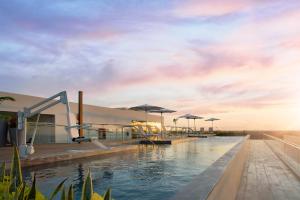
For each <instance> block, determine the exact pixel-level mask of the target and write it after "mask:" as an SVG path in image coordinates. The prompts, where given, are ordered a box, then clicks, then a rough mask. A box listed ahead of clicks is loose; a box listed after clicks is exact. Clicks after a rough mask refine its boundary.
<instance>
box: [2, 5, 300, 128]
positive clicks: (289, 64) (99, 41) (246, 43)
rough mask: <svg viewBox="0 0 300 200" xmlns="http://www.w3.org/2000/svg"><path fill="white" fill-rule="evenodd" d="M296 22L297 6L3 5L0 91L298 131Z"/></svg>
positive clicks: (299, 34)
mask: <svg viewBox="0 0 300 200" xmlns="http://www.w3.org/2000/svg"><path fill="white" fill-rule="evenodd" d="M299 20H300V1H298V0H174V1H170V0H153V1H149V0H135V1H133V0H126V1H124V0H84V1H83V0H82V1H79V0H78V1H76V0H51V1H40V0H36V1H33V0H26V1H24V0H19V1H15V0H3V1H1V2H0V27H1V30H0V90H1V91H7V92H16V93H22V94H30V95H36V96H44V97H47V96H49V95H52V94H54V93H57V92H59V91H61V90H67V91H68V92H69V95H70V97H71V99H73V100H76V98H77V97H76V95H77V91H78V90H83V91H84V101H85V103H88V104H94V105H99V106H109V107H130V106H134V105H139V104H144V103H148V104H154V105H160V106H163V107H167V108H171V109H175V110H178V112H177V114H176V115H180V114H185V113H192V114H198V115H200V116H203V117H218V118H221V119H222V120H221V121H219V122H218V123H217V124H216V125H217V127H218V128H222V129H300V22H299ZM176 115H172V116H169V117H167V122H168V123H169V124H170V123H171V122H170V121H171V120H170V119H171V118H172V117H174V116H176ZM180 123H181V124H184V123H185V122H184V120H182V121H181V122H180ZM200 125H201V126H206V125H208V124H207V123H205V122H203V121H202V122H199V126H200Z"/></svg>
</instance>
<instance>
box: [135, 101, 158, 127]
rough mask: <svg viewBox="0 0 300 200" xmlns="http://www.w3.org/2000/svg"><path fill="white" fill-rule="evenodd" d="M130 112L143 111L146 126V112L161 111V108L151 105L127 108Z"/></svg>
mask: <svg viewBox="0 0 300 200" xmlns="http://www.w3.org/2000/svg"><path fill="white" fill-rule="evenodd" d="M129 109H130V110H135V111H144V112H145V117H146V120H145V121H146V126H147V123H148V119H147V118H148V116H147V115H148V112H150V111H151V110H161V109H163V108H162V107H159V106H153V105H148V104H144V105H139V106H134V107H131V108H129Z"/></svg>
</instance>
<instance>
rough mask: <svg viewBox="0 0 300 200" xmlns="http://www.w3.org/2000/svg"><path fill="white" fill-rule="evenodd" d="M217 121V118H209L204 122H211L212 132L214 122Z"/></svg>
mask: <svg viewBox="0 0 300 200" xmlns="http://www.w3.org/2000/svg"><path fill="white" fill-rule="evenodd" d="M217 120H220V119H217V118H209V119H207V120H205V121H211V127H212V129H213V130H214V121H217Z"/></svg>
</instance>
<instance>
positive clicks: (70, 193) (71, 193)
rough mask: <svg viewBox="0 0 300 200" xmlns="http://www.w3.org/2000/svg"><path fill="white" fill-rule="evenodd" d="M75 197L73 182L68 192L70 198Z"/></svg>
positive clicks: (69, 199) (70, 199) (71, 199)
mask: <svg viewBox="0 0 300 200" xmlns="http://www.w3.org/2000/svg"><path fill="white" fill-rule="evenodd" d="M73 199H74V191H73V185H72V184H71V185H70V187H69V192H68V200H73Z"/></svg>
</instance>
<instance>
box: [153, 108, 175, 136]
mask: <svg viewBox="0 0 300 200" xmlns="http://www.w3.org/2000/svg"><path fill="white" fill-rule="evenodd" d="M149 112H151V113H160V124H161V125H160V126H161V127H160V134H161V135H162V119H163V118H162V115H163V113H173V112H176V111H175V110H170V109H167V108H162V109H160V110H150V111H149Z"/></svg>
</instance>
